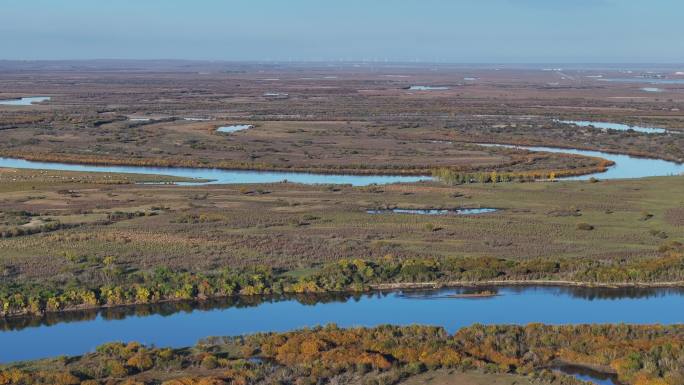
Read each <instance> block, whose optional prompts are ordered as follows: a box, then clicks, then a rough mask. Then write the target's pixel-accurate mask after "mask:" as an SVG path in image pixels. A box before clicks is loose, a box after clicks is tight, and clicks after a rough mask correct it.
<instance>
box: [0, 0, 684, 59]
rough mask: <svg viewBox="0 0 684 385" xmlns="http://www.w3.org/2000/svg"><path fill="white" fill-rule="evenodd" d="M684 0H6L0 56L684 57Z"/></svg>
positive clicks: (1, 2)
mask: <svg viewBox="0 0 684 385" xmlns="http://www.w3.org/2000/svg"><path fill="white" fill-rule="evenodd" d="M683 19H684V1H682V0H0V59H93V58H121V59H124V58H125V59H213V60H278V61H285V60H297V61H321V60H324V61H328V60H389V61H414V60H418V61H436V62H465V63H468V62H471V63H472V62H514V63H515V62H517V63H523V62H526V63H530V62H595V63H598V62H635V63H636V62H647V63H662V62H680V63H681V62H684V21H682V20H683Z"/></svg>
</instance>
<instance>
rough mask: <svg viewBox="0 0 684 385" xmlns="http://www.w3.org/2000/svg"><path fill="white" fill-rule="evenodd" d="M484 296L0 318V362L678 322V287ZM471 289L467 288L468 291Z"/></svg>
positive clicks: (248, 303) (681, 294)
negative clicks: (329, 334) (340, 337)
mask: <svg viewBox="0 0 684 385" xmlns="http://www.w3.org/2000/svg"><path fill="white" fill-rule="evenodd" d="M482 289H486V290H490V291H493V292H496V293H497V295H495V296H492V297H480V298H454V297H453V295H454V294H459V293H466V292H468V289H466V288H460V289H458V288H452V289H442V290H427V291H395V292H383V293H380V292H377V293H371V294H363V295H356V296H351V295H329V296H303V297H298V298H281V299H274V298H258V297H252V298H242V299H224V300H220V301H212V302H206V303H199V304H197V303H195V304H193V303H181V304H168V303H167V304H162V305H157V306H142V307H138V308H136V307H129V308H120V309H108V310H104V311H101V312H97V311H92V312H77V313H63V314H55V315H51V316H50V317H49V318H45V319H17V320H12V321H11V322H5V323H4V324H2V327H1V328H0V329H2V331H0V346H4V347H11V348H5V349H0V361H2V362H9V361H17V360H28V359H37V358H42V357H50V356H57V355H77V354H82V353H85V352H90V351H93V349H94V348H95V347H96V346H98V345H100V344H103V343H105V342H109V341H139V342H143V343H147V344H155V345H157V346H173V347H180V346H190V345H193V344H195V343H196V342H197V340H199V339H200V338H203V337H207V336H223V335H240V334H245V333H255V332H266V331H274V332H277V331H287V330H292V329H297V328H302V327H307V326H315V325H322V324H327V323H336V324H338V325H339V326H342V327H351V326H376V325H381V324H388V323H391V324H398V325H409V324H425V325H437V326H443V327H445V328H446V329H447V330H448V331H450V332H454V331H456V330H457V329H459V328H461V327H464V326H468V325H472V324H474V323H483V324H521V325H522V324H528V323H531V322H541V323H546V324H581V323H623V322H624V323H634V324H651V323H661V324H674V323H680V322H682V321H684V306H683V305H684V289H681V290H680V289H610V288H576V287H556V286H527V287H525V286H503V287H490V288H482ZM471 290H472V289H471Z"/></svg>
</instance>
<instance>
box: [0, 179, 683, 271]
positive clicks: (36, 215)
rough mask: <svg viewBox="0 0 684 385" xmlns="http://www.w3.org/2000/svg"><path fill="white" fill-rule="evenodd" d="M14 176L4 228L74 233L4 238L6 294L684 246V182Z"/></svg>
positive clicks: (8, 185) (5, 192) (624, 253)
mask: <svg viewBox="0 0 684 385" xmlns="http://www.w3.org/2000/svg"><path fill="white" fill-rule="evenodd" d="M55 174H60V173H58V172H55ZM12 175H13V176H15V180H8V181H6V182H4V183H2V185H1V186H2V187H1V188H2V199H1V200H0V212H2V218H4V219H3V220H4V222H3V224H2V226H4V227H5V228H10V227H13V226H14V227H16V226H25V225H26V224H27V223H31V222H33V223H37V222H39V221H41V222H53V223H54V222H59V223H64V224H71V223H77V224H79V226H77V227H66V228H58V229H53V230H52V231H48V232H43V233H41V234H33V235H16V236H12V235H11V234H6V237H4V238H2V239H0V265H1V266H2V267H3V272H4V273H3V275H2V279H3V281H5V282H9V281H25V280H29V281H31V280H44V279H48V278H49V279H50V280H55V281H57V282H68V281H69V280H73V279H78V280H80V281H83V282H91V283H97V282H99V281H101V279H102V270H103V268H104V265H103V260H104V258H105V257H108V256H110V257H114V258H115V260H116V265H117V266H119V268H121V269H122V270H123V271H127V272H135V271H145V270H153V269H155V268H157V267H168V268H170V269H172V270H175V271H190V272H206V271H213V270H216V269H221V268H223V267H231V268H245V267H250V266H255V265H268V266H272V267H275V268H280V269H284V270H290V271H297V270H300V269H302V270H306V269H310V268H312V267H316V266H320V265H321V264H324V263H330V262H335V261H339V260H341V259H354V258H360V259H366V260H373V259H381V258H383V257H386V256H392V257H395V258H399V259H405V258H438V259H442V258H446V257H485V256H487V257H496V258H507V259H529V258H540V257H541V258H550V257H554V258H590V259H592V258H593V259H596V260H617V261H619V260H629V259H632V258H642V257H657V256H659V255H661V253H662V251H663V250H668V248H669V247H670V246H671V245H677V243H678V242H682V241H683V240H684V227H683V226H682V223H683V222H682V221H683V220H684V219H683V217H682V214H683V211H684V209H683V207H684V201H682V196H681V191H682V188H684V179H683V178H681V177H663V178H649V179H643V180H622V181H601V182H599V183H590V182H555V183H550V182H549V183H499V184H484V185H483V184H470V185H460V186H455V187H451V186H445V185H440V184H437V183H420V184H411V185H389V186H369V187H356V188H354V187H350V186H305V185H296V184H291V183H277V184H268V185H207V186H167V185H140V184H101V182H100V183H98V182H99V181H98V180H97V179H93V178H107V177H105V176H95V175H94V174H93V175H89V176H85V175H86V174H81V175H82V178H83V179H76V180H73V179H68V178H67V179H66V180H64V179H63V178H62V179H60V178H52V177H50V178H47V179H40V177H41V175H42V177H45V175H44V174H43V173H42V172H36V171H30V170H23V171H16V173H13V174H12ZM16 175H22V176H23V177H21V178H17V177H16ZM55 179H56V180H55ZM395 207H399V208H464V207H471V208H477V207H491V208H497V209H498V210H499V211H497V212H494V213H488V214H482V215H473V216H459V215H446V216H429V215H406V214H369V213H367V212H366V211H367V210H371V209H382V208H395ZM16 221H24V223H22V224H17V223H16ZM585 225H587V226H588V227H585Z"/></svg>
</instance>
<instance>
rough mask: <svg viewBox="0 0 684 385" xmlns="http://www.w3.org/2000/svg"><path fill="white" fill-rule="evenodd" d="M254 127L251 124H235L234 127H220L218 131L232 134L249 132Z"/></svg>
mask: <svg viewBox="0 0 684 385" xmlns="http://www.w3.org/2000/svg"><path fill="white" fill-rule="evenodd" d="M253 127H254V126H252V125H251V124H234V125H232V126H223V127H219V128H217V129H216V131H218V132H226V133H230V132H237V131H242V130H248V129H250V128H253Z"/></svg>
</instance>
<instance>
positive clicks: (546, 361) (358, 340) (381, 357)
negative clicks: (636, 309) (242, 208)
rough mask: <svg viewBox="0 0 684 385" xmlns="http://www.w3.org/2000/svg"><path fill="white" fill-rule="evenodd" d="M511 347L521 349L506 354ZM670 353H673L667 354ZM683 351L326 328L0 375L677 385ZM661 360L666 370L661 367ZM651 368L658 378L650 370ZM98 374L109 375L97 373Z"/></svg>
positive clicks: (469, 330) (104, 349)
mask: <svg viewBox="0 0 684 385" xmlns="http://www.w3.org/2000/svg"><path fill="white" fill-rule="evenodd" d="M512 343H514V344H515V346H516V347H517V348H516V349H511V348H510V346H511V344H512ZM664 343H667V344H668V346H672V348H670V349H668V350H667V351H664V349H662V346H663V345H662V344H664ZM683 344H684V329H682V327H681V326H635V325H624V324H623V325H578V326H570V325H565V326H549V325H543V324H539V323H537V324H532V325H527V326H512V325H490V326H484V325H473V326H469V327H464V328H461V329H459V330H458V331H456V332H455V333H453V334H450V333H448V332H447V331H446V330H445V329H443V328H439V327H431V326H421V325H413V326H403V327H402V326H392V325H384V326H380V327H375V328H347V329H345V328H339V327H338V326H336V325H328V326H325V327H315V328H311V329H300V330H296V331H290V332H285V333H262V334H251V335H241V336H234V337H207V338H204V339H202V340H201V341H199V342H198V343H197V344H196V345H195V346H193V347H186V348H180V349H171V348H164V347H162V348H159V347H153V346H145V345H142V344H139V343H135V342H129V343H117V342H115V343H108V344H104V345H100V346H99V347H98V348H97V349H96V350H95V352H92V353H88V354H84V355H82V356H77V357H69V358H68V359H61V360H59V359H47V360H41V361H28V362H21V363H18V364H10V365H5V366H2V367H0V378H14V379H21V383H23V384H34V383H79V382H80V381H106V380H108V379H113V378H117V379H118V380H122V379H126V380H142V379H145V380H147V381H150V380H161V379H164V380H167V381H173V380H175V381H178V382H177V383H179V384H180V383H201V382H199V381H200V380H202V381H205V382H207V383H211V384H225V383H235V382H239V383H243V384H253V383H263V382H268V381H269V380H270V379H271V380H272V379H274V378H280V379H283V378H285V379H289V378H291V379H293V380H294V379H295V378H296V379H300V380H301V379H302V378H306V379H307V380H308V381H310V383H320V382H333V381H340V380H342V379H346V382H349V381H350V380H351V379H353V378H356V379H357V380H358V381H361V380H363V381H364V383H368V381H371V380H375V381H380V379H382V378H384V382H387V380H389V379H393V380H391V381H390V383H398V382H399V381H401V380H404V379H407V378H411V377H413V376H416V375H419V374H421V373H425V372H430V371H436V370H440V369H450V370H455V371H458V372H465V373H480V374H487V373H489V374H494V376H493V377H492V378H495V377H498V376H500V375H502V374H507V373H510V374H512V373H515V374H517V375H518V376H522V377H523V378H527V379H530V380H533V381H532V382H533V383H542V384H551V385H556V384H574V383H576V382H572V377H571V376H570V375H566V374H563V373H560V372H558V371H556V370H548V368H549V367H552V366H553V364H554V363H557V362H559V361H561V362H573V363H578V365H581V366H585V367H610V368H615V369H613V370H614V371H615V372H616V374H617V377H618V378H619V379H620V381H621V382H624V383H625V384H643V383H658V382H657V381H661V382H660V383H666V384H676V383H677V382H672V381H671V380H672V379H674V380H677V378H678V377H677V376H680V377H679V378H681V367H680V365H678V364H677V363H678V362H681V360H680V359H679V358H680V357H681V355H682V354H684V352H683V351H682V349H681V346H682V345H683ZM663 360H666V362H668V364H666V365H662V364H661V365H660V366H657V365H658V364H659V363H661V362H663ZM630 362H637V363H639V364H640V365H639V366H635V365H629V363H630ZM651 365H656V367H657V368H659V369H658V370H651V369H650V368H651V367H652V366H651ZM97 367H104V368H106V370H100V371H97V370H92V368H97ZM58 378H59V379H61V380H57V379H58ZM63 379H69V380H70V381H71V382H69V381H67V382H64V381H63ZM181 379H183V380H181ZM664 379H667V380H668V381H670V382H662V381H664ZM182 381H185V382H182ZM193 381H194V382H193ZM648 381H650V382H648ZM91 383H98V382H91ZM168 384H175V383H174V382H168Z"/></svg>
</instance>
